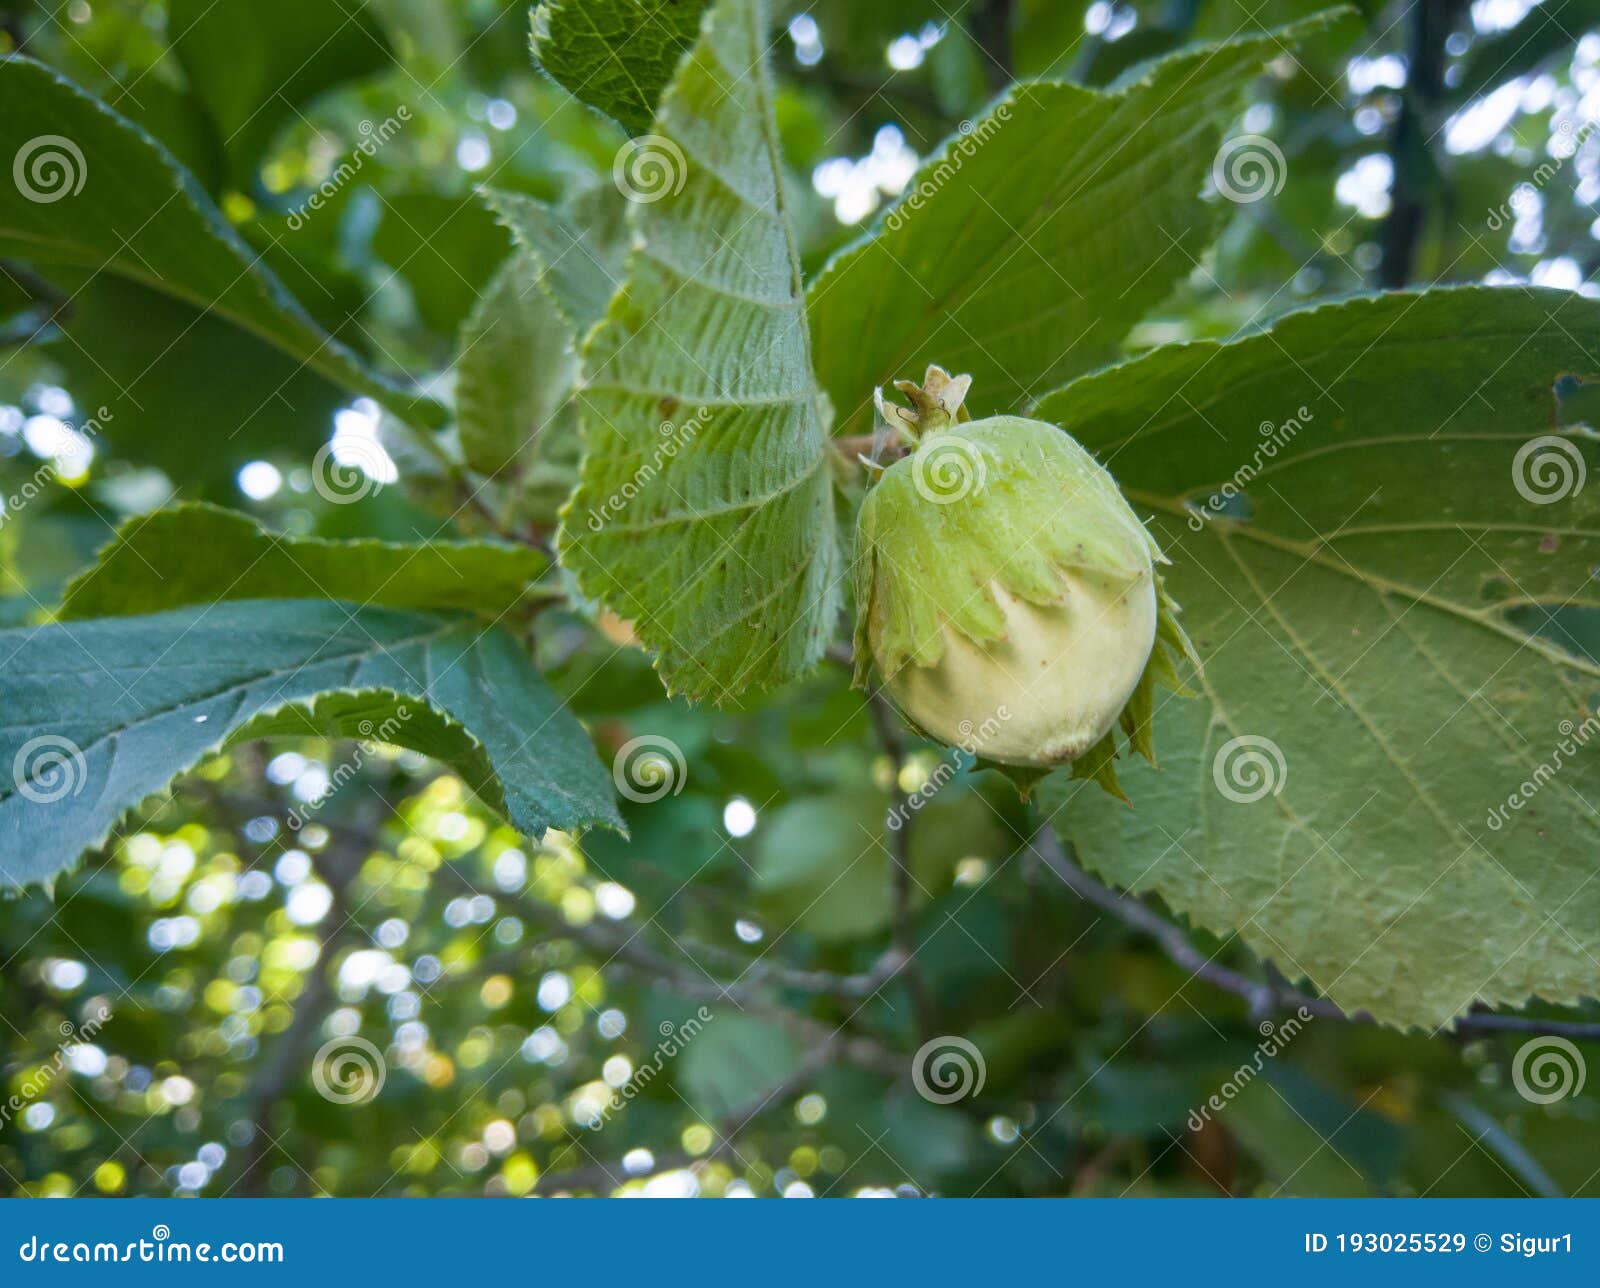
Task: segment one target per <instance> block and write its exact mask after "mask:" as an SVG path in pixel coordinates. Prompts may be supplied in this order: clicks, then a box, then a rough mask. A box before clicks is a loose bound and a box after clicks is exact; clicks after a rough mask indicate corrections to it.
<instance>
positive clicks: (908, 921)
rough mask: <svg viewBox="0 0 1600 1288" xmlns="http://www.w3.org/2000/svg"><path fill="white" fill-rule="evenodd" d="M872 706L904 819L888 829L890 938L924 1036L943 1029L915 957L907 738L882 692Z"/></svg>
mask: <svg viewBox="0 0 1600 1288" xmlns="http://www.w3.org/2000/svg"><path fill="white" fill-rule="evenodd" d="M867 710H868V712H869V714H870V715H871V716H872V728H873V731H874V732H875V733H876V734H877V736H878V744H879V745H880V746H881V747H882V748H883V750H884V754H885V755H887V756H888V757H889V770H890V774H889V801H890V805H889V808H890V815H889V817H891V818H898V819H899V820H900V826H898V827H892V828H890V829H889V857H890V859H891V860H892V861H893V864H894V871H893V872H892V873H890V895H891V897H892V899H893V902H894V925H893V930H892V940H891V942H892V943H893V945H894V947H895V948H896V949H897V950H898V951H899V952H900V954H901V955H902V956H903V957H904V958H905V980H906V991H907V992H908V993H909V994H910V995H911V1006H912V1009H913V1010H914V1011H915V1013H916V1018H917V1032H918V1034H919V1036H920V1038H921V1039H922V1040H924V1041H925V1040H926V1039H927V1038H929V1037H931V1036H933V1035H934V1034H935V1033H937V1032H938V1024H937V1018H936V1015H937V1013H936V1010H935V1007H934V1004H933V993H932V991H931V990H930V989H929V988H928V982H927V980H926V979H925V978H924V976H923V973H922V968H921V966H920V965H919V964H918V963H917V960H916V952H917V929H916V918H915V912H914V908H913V905H912V899H913V895H914V893H915V892H914V891H913V889H912V884H913V876H912V871H911V824H912V820H913V819H914V818H915V814H914V812H913V811H912V810H911V808H910V806H909V804H908V801H909V799H910V798H909V797H908V796H907V795H906V791H905V788H903V787H901V786H900V774H901V771H902V770H903V769H904V768H905V764H906V745H905V739H904V738H903V737H902V736H901V733H900V724H899V719H898V717H897V716H896V715H895V713H894V709H893V708H892V707H891V706H890V705H889V701H888V699H887V698H885V697H884V696H883V695H882V694H881V693H872V694H869V695H868V697H867Z"/></svg>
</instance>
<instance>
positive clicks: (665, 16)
mask: <svg viewBox="0 0 1600 1288" xmlns="http://www.w3.org/2000/svg"><path fill="white" fill-rule="evenodd" d="M708 3H709V0H544V3H542V4H540V5H539V6H538V7H537V8H535V9H534V11H533V61H534V62H535V63H537V64H538V65H539V66H540V67H542V68H543V69H544V70H545V72H546V73H548V75H549V76H550V78H551V79H552V80H554V81H555V82H556V83H557V84H559V85H562V86H564V87H565V88H566V89H567V90H568V91H569V92H570V93H572V94H574V95H575V96H576V97H578V98H579V99H581V100H582V101H583V102H585V103H587V104H588V105H589V106H590V107H592V108H594V109H595V110H596V111H599V112H604V113H605V114H606V115H607V116H609V117H612V118H613V119H614V120H616V121H617V122H618V123H620V124H621V126H622V128H623V129H625V130H627V131H628V133H629V134H641V133H643V132H644V131H645V130H647V129H649V128H650V121H651V119H652V118H653V117H654V116H655V112H656V103H657V101H658V100H659V99H660V97H661V92H662V91H663V90H664V89H665V88H666V86H667V83H668V82H669V81H670V80H671V79H672V73H673V71H674V70H675V69H676V68H677V66H678V62H679V60H680V59H681V58H682V57H683V55H684V54H685V53H686V52H687V51H688V49H689V47H690V46H691V45H693V44H694V41H695V37H696V36H697V35H698V34H699V31H700V17H701V15H702V14H703V13H704V12H705V10H706V8H707V7H708Z"/></svg>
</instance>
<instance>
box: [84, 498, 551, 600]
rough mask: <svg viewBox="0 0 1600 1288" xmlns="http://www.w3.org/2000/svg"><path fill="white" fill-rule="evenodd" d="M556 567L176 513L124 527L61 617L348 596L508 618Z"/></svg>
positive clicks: (480, 549) (197, 508)
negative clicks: (531, 588)
mask: <svg viewBox="0 0 1600 1288" xmlns="http://www.w3.org/2000/svg"><path fill="white" fill-rule="evenodd" d="M197 554H199V555H201V556H202V557H200V558H197V557H196V556H197ZM548 567H549V560H547V559H546V558H545V557H544V556H543V555H542V554H540V553H539V552H538V551H536V550H532V549H529V548H527V547H525V546H501V545H490V544H488V543H484V542H472V543H466V542H462V543H457V542H446V541H430V542H427V543H425V544H413V545H407V544H403V543H397V542H389V541H377V540H370V539H363V540H354V541H328V540H324V539H322V538H319V537H296V536H289V535H286V534H284V533H279V532H272V531H270V530H268V529H266V528H263V527H261V525H260V524H258V523H256V522H255V521H254V520H253V519H250V518H248V517H246V516H245V515H242V514H239V513H237V512H235V511H233V510H224V509H220V508H219V507H217V506H211V505H178V506H173V507H171V508H169V509H166V510H158V511H156V513H154V514H150V515H145V516H142V517H140V518H136V519H129V520H128V521H127V522H126V523H124V524H123V525H122V527H121V528H120V529H118V531H117V535H116V537H115V538H114V539H113V540H112V541H111V543H110V544H109V545H107V546H106V548H105V549H104V550H102V551H101V552H100V557H99V558H98V559H97V560H96V562H95V566H94V567H93V568H91V569H89V570H88V571H87V572H85V573H84V574H83V575H82V576H80V577H78V578H77V579H76V580H75V581H73V583H72V584H71V585H70V586H68V587H67V590H66V593H65V595H64V603H63V605H62V609H61V616H62V617H63V618H67V619H77V620H82V619H85V618H90V617H124V616H131V615H134V614H138V613H154V612H161V611H162V610H164V609H168V608H180V607H182V606H183V605H185V604H204V603H213V602H215V601H218V600H225V599H343V600H349V601H350V602H352V603H357V604H372V605H378V606H381V607H384V608H420V609H435V610H447V609H448V610H459V611H463V612H471V613H481V614H483V615H484V616H486V617H490V618H498V617H500V616H502V615H503V614H505V613H506V612H508V611H509V610H510V609H511V608H512V607H513V606H514V605H515V604H517V603H518V601H520V600H521V599H522V597H523V596H524V595H525V594H526V593H527V590H528V586H529V584H530V583H531V582H533V581H534V580H535V579H536V578H538V577H540V576H541V575H543V573H544V572H545V571H546V570H547V569H548Z"/></svg>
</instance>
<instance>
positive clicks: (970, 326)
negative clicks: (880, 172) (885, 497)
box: [810, 17, 1328, 434]
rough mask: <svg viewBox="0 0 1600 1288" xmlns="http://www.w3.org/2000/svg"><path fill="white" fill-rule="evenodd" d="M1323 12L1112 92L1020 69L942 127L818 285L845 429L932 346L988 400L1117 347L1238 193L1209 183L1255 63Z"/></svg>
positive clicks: (936, 356) (829, 376)
mask: <svg viewBox="0 0 1600 1288" xmlns="http://www.w3.org/2000/svg"><path fill="white" fill-rule="evenodd" d="M1327 22H1328V18H1327V17H1318V18H1313V19H1309V20H1307V21H1306V22H1304V23H1301V24H1296V25H1295V26H1292V27H1287V28H1284V29H1283V30H1281V31H1278V32H1271V33H1265V34H1261V35H1256V36H1250V37H1246V38H1243V39H1239V40H1234V41H1229V42H1227V43H1225V44H1220V45H1212V46H1203V47H1199V48H1196V49H1194V50H1190V51H1186V52H1184V53H1181V54H1177V55H1174V56H1173V57H1171V58H1168V59H1165V60H1164V61H1162V62H1160V63H1158V64H1157V65H1156V66H1155V67H1154V68H1153V69H1152V70H1151V71H1150V73H1149V74H1148V75H1147V76H1146V77H1145V78H1144V79H1142V80H1140V81H1138V82H1137V83H1135V84H1133V85H1131V86H1129V87H1127V88H1126V89H1123V90H1120V91H1119V92H1117V93H1099V92H1096V91H1093V90H1087V89H1083V88H1080V87H1079V86H1076V85H1069V84H1065V83H1059V82H1051V81H1036V82H1024V83H1021V84H1018V85H1016V86H1015V87H1013V88H1012V89H1011V90H1010V91H1008V92H1007V93H1006V94H1005V95H1004V96H1003V97H1002V98H1001V99H999V100H998V102H996V103H995V105H994V106H993V107H992V108H990V110H989V111H988V113H987V114H986V115H985V116H984V117H983V118H982V119H981V120H979V121H978V122H977V123H976V124H975V125H973V126H972V127H971V128H970V129H964V130H963V131H961V132H959V133H957V134H955V135H953V136H952V137H951V138H950V139H948V140H947V141H946V142H945V144H944V146H943V147H942V148H940V149H939V150H938V151H936V152H935V154H934V155H933V156H932V157H930V158H929V159H928V161H927V162H926V164H924V166H923V167H922V169H921V170H920V171H918V173H917V175H916V176H915V177H914V178H913V179H912V181H911V184H910V186H909V187H908V188H907V190H906V195H905V196H904V197H903V198H902V199H901V201H900V202H899V203H898V204H897V205H896V206H895V207H894V208H892V209H891V210H890V211H888V212H887V214H886V215H885V216H884V217H883V219H882V220H880V222H879V225H878V227H877V228H875V229H874V230H873V231H872V232H870V233H869V234H867V235H866V236H865V237H863V238H862V240H860V241H858V242H856V243H855V244H854V245H853V246H851V247H850V248H848V249H846V250H845V251H843V252H841V253H840V254H839V255H838V256H836V257H835V258H834V259H833V260H832V261H831V262H830V263H829V264H828V265H827V266H826V267H825V268H824V269H823V271H822V272H821V273H820V274H819V275H818V277H817V279H816V281H815V282H814V283H813V285H812V287H811V292H810V310H811V334H812V343H813V345H814V346H815V349H816V361H817V372H818V375H819V376H820V377H821V379H822V382H823V384H824V385H825V387H826V388H827V391H828V394H829V396H830V397H831V398H832V400H833V405H834V407H835V409H836V410H837V412H838V415H839V423H838V425H837V427H836V428H837V432H840V433H850V434H862V433H867V432H869V431H870V430H871V428H872V391H873V389H874V388H876V387H878V386H881V385H884V384H887V383H888V382H889V381H891V380H895V379H900V378H906V377H913V376H917V375H919V374H920V373H921V372H922V369H923V368H924V367H925V366H927V365H928V364H929V363H931V362H936V363H938V364H939V365H940V366H942V367H944V368H946V369H947V370H949V371H952V372H966V373H970V374H971V375H972V376H973V378H974V379H973V391H974V398H973V402H972V412H973V414H974V415H975V416H978V417H982V416H985V415H991V414H993V413H996V412H1001V411H1014V410H1017V409H1019V408H1020V407H1021V406H1022V405H1023V403H1024V402H1026V401H1027V400H1029V399H1030V398H1033V397H1038V396H1039V395H1040V394H1042V393H1043V392H1045V391H1046V390H1048V389H1051V388H1053V387H1055V386H1056V385H1059V384H1060V383H1061V382H1062V381H1064V380H1069V379H1071V378H1072V377H1073V376H1075V375H1079V374H1081V373H1083V372H1086V371H1090V370H1092V369H1093V368H1095V367H1096V366H1099V365H1101V364H1102V363H1104V362H1105V361H1107V360H1108V359H1110V358H1112V357H1114V356H1115V355H1116V353H1117V352H1118V346H1119V344H1120V342H1121V341H1122V339H1123V337H1124V336H1125V335H1126V334H1127V333H1128V330H1129V328H1130V327H1132V326H1133V324H1134V323H1135V322H1137V321H1138V320H1139V319H1140V318H1142V317H1143V316H1144V314H1145V313H1146V312H1147V311H1148V310H1149V309H1150V308H1151V307H1153V306H1154V305H1156V304H1158V303H1160V302H1161V300H1162V299H1163V298H1164V297H1165V296H1166V295H1167V293H1168V292H1169V291H1171V289H1172V288H1173V286H1174V285H1175V284H1176V283H1177V282H1178V281H1180V280H1181V279H1182V278H1183V277H1185V276H1186V275H1187V274H1188V273H1189V272H1191V271H1192V270H1193V269H1194V267H1195V265H1196V264H1197V262H1198V257H1199V256H1200V255H1201V254H1202V253H1203V252H1204V251H1205V249H1206V247H1207V246H1209V245H1210V244H1211V242H1212V240H1213V239H1214V238H1215V237H1216V235H1217V232H1218V230H1219V229H1220V228H1221V227H1222V224H1223V222H1224V220H1225V219H1226V218H1227V217H1228V216H1229V215H1230V214H1231V213H1233V211H1234V210H1235V209H1236V207H1234V206H1232V205H1230V204H1229V203H1228V202H1226V201H1220V200H1216V201H1210V202H1207V201H1202V200H1201V196H1200V194H1201V190H1202V189H1203V188H1204V186H1205V183H1206V179H1207V176H1208V175H1209V173H1210V171H1211V167H1212V161H1213V158H1214V157H1215V156H1216V153H1217V150H1218V147H1219V145H1220V144H1221V142H1222V133H1223V129H1224V127H1225V125H1226V124H1227V122H1228V120H1229V118H1230V117H1231V116H1232V115H1233V114H1234V113H1235V112H1236V111H1237V110H1238V109H1239V105H1240V103H1241V102H1242V100H1243V99H1244V96H1245V94H1246V91H1247V90H1248V89H1249V86H1250V81H1251V77H1252V76H1253V75H1254V73H1256V72H1258V71H1260V70H1261V68H1262V67H1263V66H1264V65H1265V64H1266V63H1267V62H1268V61H1269V60H1270V59H1272V58H1276V57H1278V56H1279V55H1281V54H1284V53H1286V52H1288V51H1289V50H1290V49H1291V48H1292V46H1293V42H1294V41H1295V39H1296V38H1297V37H1298V36H1300V35H1301V34H1303V33H1307V32H1310V31H1314V30H1319V29H1320V28H1321V27H1323V26H1325V25H1327Z"/></svg>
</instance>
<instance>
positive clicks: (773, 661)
mask: <svg viewBox="0 0 1600 1288" xmlns="http://www.w3.org/2000/svg"><path fill="white" fill-rule="evenodd" d="M765 31H766V22H765V6H764V5H763V4H759V3H752V2H750V0H721V2H720V3H719V4H717V6H716V7H715V8H714V9H713V10H712V11H711V12H710V14H709V15H708V17H707V26H706V31H705V34H704V35H703V36H702V37H701V39H700V41H699V43H698V44H697V45H696V46H695V48H694V50H693V52H692V53H691V54H690V55H689V57H688V58H687V59H686V61H685V62H684V64H683V67H682V69H681V70H680V72H679V74H678V76H677V79H676V80H675V81H674V82H673V84H672V86H671V87H670V88H669V89H668V91H667V94H666V97H665V99H664V100H663V102H662V107H661V114H660V117H659V118H658V122H657V128H658V129H659V130H660V131H661V134H662V136H663V137H662V139H661V141H660V142H658V143H655V144H652V146H654V147H656V148H657V150H658V153H659V160H660V161H661V162H662V164H663V166H664V167H665V168H666V169H665V171H664V173H666V174H667V175H668V176H669V177H668V179H667V182H665V183H664V184H663V185H662V187H661V188H660V189H659V191H655V192H652V193H650V194H648V195H649V196H650V197H653V198H655V199H653V200H639V201H638V202H636V204H635V205H634V206H633V209H632V211H631V220H632V229H633V233H634V237H635V241H636V245H635V249H634V251H633V253H632V255H631V256H630V259H629V270H628V281H627V285H626V286H625V287H624V288H623V290H622V291H621V292H619V293H618V295H617V296H616V298H615V299H613V300H612V302H611V307H610V311H609V312H608V314H607V316H606V319H605V321H604V322H602V323H601V324H600V325H599V326H598V327H597V328H596V329H595V331H594V332H593V333H592V334H591V336H590V338H589V341H588V344H587V345H586V347H585V353H584V388H583V391H582V393H581V394H580V402H581V407H582V419H583V426H584V439H585V447H586V450H587V456H586V458H585V463H584V469H583V478H582V482H581V483H580V485H579V490H578V492H577V494H576V495H575V497H574V498H573V500H572V501H571V502H570V503H569V505H568V507H567V509H566V510H565V512H564V523H563V528H562V534H561V546H562V559H563V562H565V563H567V564H568V565H569V566H570V567H571V568H572V569H573V570H574V572H575V573H576V574H577V576H578V579H579V583H580V585H581V586H582V588H583V590H584V592H585V593H586V594H588V595H589V596H591V597H592V598H595V599H599V600H602V601H604V602H605V603H606V604H607V605H608V606H609V607H610V608H611V609H612V610H613V611H615V612H616V613H618V614H619V615H620V616H622V617H624V618H628V619H631V620H632V621H633V622H634V627H635V630H636V631H637V633H638V635H639V637H640V638H641V639H642V640H643V641H644V642H645V643H646V644H647V645H648V646H649V647H651V648H652V649H654V650H655V651H656V652H657V653H658V655H659V656H658V661H657V665H658V668H659V670H660V672H661V674H662V677H663V679H664V680H665V681H666V683H667V685H668V687H669V688H670V689H672V690H675V691H682V692H684V693H686V694H687V695H689V696H690V697H692V698H702V697H708V696H709V697H713V698H715V699H717V700H719V701H724V700H732V699H734V698H735V697H737V696H740V695H743V694H745V693H747V692H749V691H752V690H759V689H763V688H767V687H770V686H772V685H775V684H778V683H781V682H783V681H785V680H789V679H792V678H793V677H795V676H797V675H799V674H801V673H802V672H804V671H805V670H806V669H807V668H808V667H810V666H811V665H812V664H813V663H814V662H815V661H816V660H817V659H818V658H819V657H820V656H821V653H822V649H823V647H824V644H825V642H826V637H827V634H828V632H829V631H830V630H831V629H832V627H833V625H834V623H835V619H836V616H837V611H838V603H839V595H838V580H839V575H840V573H839V565H840V560H839V552H838V543H837V536H836V533H835V529H834V521H833V492H832V485H831V482H830V479H829V475H828V470H827V468H826V461H825V453H826V450H827V448H826V426H825V424H824V419H823V412H822V406H821V403H822V396H821V394H820V391H819V390H818V388H817V386H816V382H815V379H814V377H813V375H812V368H811V355H810V350H809V345H808V339H807V330H806V316H805V303H804V296H803V290H802V287H801V281H800V267H799V259H798V255H797V253H796V250H795V244H794V240H793V237H792V234H791V231H790V228H789V224H788V220H787V217H786V211H785V207H784V198H783V189H782V183H783V181H782V168H781V163H780V160H779V152H778V142H777V133H776V126H775V123H774V120H773V115H772V87H771V83H770V80H769V77H768V73H767V69H766V67H765V66H764V64H763V62H762V59H763V55H764V53H765V49H766V41H765V38H764V33H765Z"/></svg>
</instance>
